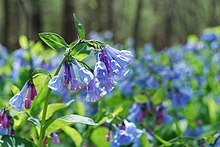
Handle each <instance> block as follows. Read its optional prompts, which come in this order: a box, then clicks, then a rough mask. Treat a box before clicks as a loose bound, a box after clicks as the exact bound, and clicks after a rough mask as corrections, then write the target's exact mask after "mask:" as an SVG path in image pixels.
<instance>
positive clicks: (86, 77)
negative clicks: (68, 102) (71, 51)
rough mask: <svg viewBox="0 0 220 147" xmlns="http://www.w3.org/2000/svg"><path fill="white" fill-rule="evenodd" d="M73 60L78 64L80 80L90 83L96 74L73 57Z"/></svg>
mask: <svg viewBox="0 0 220 147" xmlns="http://www.w3.org/2000/svg"><path fill="white" fill-rule="evenodd" d="M73 60H74V62H75V64H76V66H77V68H78V69H79V77H80V80H81V81H82V82H83V83H84V84H89V82H90V81H91V80H93V78H94V75H93V74H92V73H91V72H90V71H89V70H87V69H86V68H85V67H82V66H81V65H80V64H79V62H78V61H77V60H76V59H75V58H74V57H73Z"/></svg>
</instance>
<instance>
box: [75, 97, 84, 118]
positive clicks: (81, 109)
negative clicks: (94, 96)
mask: <svg viewBox="0 0 220 147" xmlns="http://www.w3.org/2000/svg"><path fill="white" fill-rule="evenodd" d="M74 109H75V110H76V113H77V114H79V115H82V116H83V115H85V114H86V108H85V105H84V103H83V102H80V101H77V102H75V103H74Z"/></svg>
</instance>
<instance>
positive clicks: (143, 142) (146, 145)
mask: <svg viewBox="0 0 220 147" xmlns="http://www.w3.org/2000/svg"><path fill="white" fill-rule="evenodd" d="M140 140H141V146H142V147H149V146H150V142H149V140H148V139H147V136H146V135H145V134H144V133H143V134H142V135H141V137H140Z"/></svg>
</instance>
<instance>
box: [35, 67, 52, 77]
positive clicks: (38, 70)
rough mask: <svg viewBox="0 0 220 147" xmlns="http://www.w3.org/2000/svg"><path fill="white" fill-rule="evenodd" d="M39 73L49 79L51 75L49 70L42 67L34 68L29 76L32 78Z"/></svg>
mask: <svg viewBox="0 0 220 147" xmlns="http://www.w3.org/2000/svg"><path fill="white" fill-rule="evenodd" d="M40 74H43V75H46V76H49V77H50V79H51V78H52V77H51V75H50V72H48V71H47V70H45V69H42V68H38V69H36V70H34V71H33V73H32V74H31V76H32V77H33V78H34V76H38V75H40Z"/></svg>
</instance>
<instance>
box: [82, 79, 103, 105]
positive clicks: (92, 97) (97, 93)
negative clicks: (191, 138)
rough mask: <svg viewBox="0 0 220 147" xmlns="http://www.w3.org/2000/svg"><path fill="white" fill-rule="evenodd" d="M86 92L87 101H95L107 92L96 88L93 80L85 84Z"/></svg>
mask: <svg viewBox="0 0 220 147" xmlns="http://www.w3.org/2000/svg"><path fill="white" fill-rule="evenodd" d="M86 92H87V95H86V100H87V101H88V102H96V101H97V100H98V99H100V98H101V97H103V96H104V95H106V93H107V92H106V91H101V90H100V89H99V88H97V87H96V86H95V81H94V80H92V81H90V83H89V84H88V85H87V86H86Z"/></svg>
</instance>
